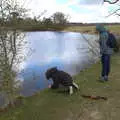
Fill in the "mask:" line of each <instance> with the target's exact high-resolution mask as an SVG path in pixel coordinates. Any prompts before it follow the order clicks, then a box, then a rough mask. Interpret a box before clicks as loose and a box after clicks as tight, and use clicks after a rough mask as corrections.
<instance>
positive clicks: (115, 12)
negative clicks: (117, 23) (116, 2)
mask: <svg viewBox="0 0 120 120" xmlns="http://www.w3.org/2000/svg"><path fill="white" fill-rule="evenodd" d="M118 11H120V8H119V9H117V10H115V11H114V12H112V13H110V14H109V15H108V16H106V17H110V16H111V15H114V14H118V13H117V12H118Z"/></svg>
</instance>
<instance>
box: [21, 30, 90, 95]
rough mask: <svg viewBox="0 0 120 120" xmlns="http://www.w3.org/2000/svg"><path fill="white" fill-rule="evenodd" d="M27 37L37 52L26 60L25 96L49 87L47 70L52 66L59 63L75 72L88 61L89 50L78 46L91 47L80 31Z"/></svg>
mask: <svg viewBox="0 0 120 120" xmlns="http://www.w3.org/2000/svg"><path fill="white" fill-rule="evenodd" d="M26 36H27V37H26V39H27V41H29V42H30V44H29V47H30V48H32V49H34V53H33V54H32V55H31V56H30V57H29V58H28V59H27V60H26V61H25V62H24V63H23V68H24V72H22V76H23V79H24V82H23V88H22V93H23V94H24V95H31V94H33V93H34V92H35V91H37V90H41V89H43V88H46V87H47V85H48V82H47V81H46V79H45V75H44V73H45V71H46V70H47V69H48V68H50V67H54V66H57V67H58V69H61V70H64V71H66V72H68V73H69V74H71V75H74V74H76V73H78V72H79V71H80V70H81V69H83V68H84V67H85V66H87V65H88V64H89V60H88V59H89V56H88V55H89V53H88V52H86V51H85V50H84V49H79V48H88V44H87V43H86V41H85V40H84V39H83V37H82V36H81V34H80V33H73V32H49V31H46V32H30V33H27V34H26ZM87 37H90V35H87Z"/></svg>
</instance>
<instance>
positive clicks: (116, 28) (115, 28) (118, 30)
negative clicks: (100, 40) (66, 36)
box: [64, 25, 120, 35]
mask: <svg viewBox="0 0 120 120" xmlns="http://www.w3.org/2000/svg"><path fill="white" fill-rule="evenodd" d="M106 28H107V29H108V30H110V31H111V32H113V33H115V34H117V35H120V25H106ZM64 31H72V32H82V33H89V34H95V26H68V27H66V28H65V29H64Z"/></svg>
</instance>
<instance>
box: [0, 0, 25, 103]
mask: <svg viewBox="0 0 120 120" xmlns="http://www.w3.org/2000/svg"><path fill="white" fill-rule="evenodd" d="M24 10H25V9H22V8H20V7H19V6H18V4H17V3H16V2H15V0H1V1H0V19H1V20H2V23H3V25H4V24H6V21H8V20H9V18H10V17H11V15H12V17H13V18H17V17H18V16H23V15H24V12H25V11H24ZM25 44H26V41H25V40H24V33H21V32H20V31H17V30H13V31H9V30H7V29H4V28H1V29H0V92H3V91H4V92H5V93H6V94H7V99H8V101H9V104H11V105H14V100H15V96H16V94H17V90H18V89H17V87H16V86H17V84H18V81H16V75H17V72H18V68H19V66H18V65H19V63H20V62H22V61H23V60H24V59H25V55H24V54H23V50H24V49H25V48H24V47H25Z"/></svg>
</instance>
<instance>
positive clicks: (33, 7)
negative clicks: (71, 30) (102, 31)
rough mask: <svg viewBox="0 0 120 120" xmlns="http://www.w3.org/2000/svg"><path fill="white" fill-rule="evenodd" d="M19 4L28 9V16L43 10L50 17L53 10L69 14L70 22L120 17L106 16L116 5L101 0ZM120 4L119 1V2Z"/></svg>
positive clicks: (119, 19)
mask: <svg viewBox="0 0 120 120" xmlns="http://www.w3.org/2000/svg"><path fill="white" fill-rule="evenodd" d="M18 1H19V2H20V4H21V5H23V4H24V7H25V8H27V9H30V10H29V14H30V16H38V15H40V14H41V13H42V12H43V11H46V12H45V13H44V16H45V17H50V16H51V15H52V14H53V13H55V12H63V13H64V14H66V15H69V16H70V17H69V21H70V22H82V23H92V22H120V17H118V16H115V15H112V16H110V17H106V16H108V15H109V13H110V12H111V11H113V10H116V9H117V8H118V5H117V4H116V5H110V4H108V3H104V4H102V3H103V0H18ZM119 4H120V2H119Z"/></svg>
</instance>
